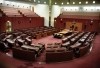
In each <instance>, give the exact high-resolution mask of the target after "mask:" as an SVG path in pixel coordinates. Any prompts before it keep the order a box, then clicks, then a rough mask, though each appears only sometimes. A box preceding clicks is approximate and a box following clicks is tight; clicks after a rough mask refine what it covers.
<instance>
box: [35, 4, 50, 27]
mask: <svg viewBox="0 0 100 68" xmlns="http://www.w3.org/2000/svg"><path fill="white" fill-rule="evenodd" d="M33 7H34V12H35V13H37V14H38V15H39V16H41V17H44V26H49V6H48V5H45V4H44V5H43V4H37V5H33Z"/></svg>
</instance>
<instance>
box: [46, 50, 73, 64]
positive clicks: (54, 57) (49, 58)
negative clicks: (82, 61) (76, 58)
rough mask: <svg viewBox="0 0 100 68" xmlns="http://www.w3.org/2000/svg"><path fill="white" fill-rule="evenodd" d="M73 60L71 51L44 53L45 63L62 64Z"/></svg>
mask: <svg viewBox="0 0 100 68" xmlns="http://www.w3.org/2000/svg"><path fill="white" fill-rule="evenodd" d="M72 59H73V52H72V51H65V52H46V62H47V63H48V62H62V61H68V60H72Z"/></svg>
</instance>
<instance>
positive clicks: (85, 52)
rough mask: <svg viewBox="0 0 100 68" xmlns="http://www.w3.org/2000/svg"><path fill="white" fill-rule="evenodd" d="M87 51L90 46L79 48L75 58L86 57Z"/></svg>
mask: <svg viewBox="0 0 100 68" xmlns="http://www.w3.org/2000/svg"><path fill="white" fill-rule="evenodd" d="M89 49H90V46H89V45H87V46H84V47H80V48H79V51H77V52H76V53H75V57H81V56H84V55H86V54H87V53H88V52H89Z"/></svg>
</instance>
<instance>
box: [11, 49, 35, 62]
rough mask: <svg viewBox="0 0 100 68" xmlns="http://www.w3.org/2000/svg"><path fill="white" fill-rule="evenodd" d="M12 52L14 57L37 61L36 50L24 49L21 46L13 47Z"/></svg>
mask: <svg viewBox="0 0 100 68" xmlns="http://www.w3.org/2000/svg"><path fill="white" fill-rule="evenodd" d="M12 53H13V57H14V58H18V59H22V60H28V61H35V59H36V56H35V53H34V51H28V50H22V49H19V48H12Z"/></svg>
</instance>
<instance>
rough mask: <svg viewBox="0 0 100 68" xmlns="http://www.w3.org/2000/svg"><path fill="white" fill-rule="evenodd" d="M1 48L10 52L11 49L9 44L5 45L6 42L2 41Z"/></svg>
mask: <svg viewBox="0 0 100 68" xmlns="http://www.w3.org/2000/svg"><path fill="white" fill-rule="evenodd" d="M0 50H1V51H3V52H8V51H9V50H10V48H9V46H7V45H4V42H0Z"/></svg>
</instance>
